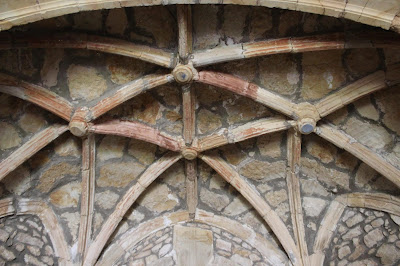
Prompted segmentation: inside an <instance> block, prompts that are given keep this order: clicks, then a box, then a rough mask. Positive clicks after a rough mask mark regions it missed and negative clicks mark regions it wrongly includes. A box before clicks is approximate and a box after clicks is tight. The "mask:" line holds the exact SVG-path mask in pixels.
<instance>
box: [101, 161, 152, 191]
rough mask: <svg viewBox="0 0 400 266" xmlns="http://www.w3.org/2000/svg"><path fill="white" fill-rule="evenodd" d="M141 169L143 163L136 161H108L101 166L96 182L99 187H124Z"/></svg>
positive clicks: (142, 168)
mask: <svg viewBox="0 0 400 266" xmlns="http://www.w3.org/2000/svg"><path fill="white" fill-rule="evenodd" d="M143 170H144V167H143V165H141V164H139V163H137V162H119V163H109V164H106V165H104V166H103V167H101V169H100V175H99V177H98V179H97V182H96V183H97V185H98V186H99V187H126V186H127V185H128V184H129V183H130V182H131V181H133V180H135V179H136V178H137V177H138V176H139V175H140V174H141V173H142V172H143Z"/></svg>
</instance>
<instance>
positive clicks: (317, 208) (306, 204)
mask: <svg viewBox="0 0 400 266" xmlns="http://www.w3.org/2000/svg"><path fill="white" fill-rule="evenodd" d="M302 206H303V208H304V211H305V213H306V215H307V216H310V217H318V216H319V215H320V213H321V212H322V210H323V209H324V208H325V206H326V201H325V200H323V199H319V198H312V197H303V204H302Z"/></svg>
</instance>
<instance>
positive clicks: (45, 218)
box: [0, 198, 71, 265]
mask: <svg viewBox="0 0 400 266" xmlns="http://www.w3.org/2000/svg"><path fill="white" fill-rule="evenodd" d="M27 214H29V215H36V216H38V217H39V219H40V220H41V221H42V223H43V225H44V227H45V228H46V229H47V231H48V234H49V236H50V239H51V242H52V244H53V247H54V255H55V256H56V257H58V263H59V264H60V265H70V264H71V255H70V248H69V247H68V245H67V242H66V241H65V238H64V232H63V229H62V228H61V225H60V224H59V223H58V220H57V217H56V214H55V213H54V212H53V210H52V209H51V208H50V207H49V206H48V205H47V204H46V203H45V202H43V201H41V200H35V199H25V198H22V199H13V198H5V199H2V200H0V218H3V217H7V216H12V215H27Z"/></svg>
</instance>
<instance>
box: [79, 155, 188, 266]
mask: <svg viewBox="0 0 400 266" xmlns="http://www.w3.org/2000/svg"><path fill="white" fill-rule="evenodd" d="M180 158H181V155H180V154H175V153H172V152H169V153H167V154H165V155H164V156H163V157H161V158H160V159H159V160H158V161H156V162H155V163H153V164H152V165H150V166H149V168H147V170H146V171H145V172H144V173H143V174H142V175H141V176H140V178H139V179H138V181H137V182H136V184H135V185H133V186H132V187H131V188H130V189H129V190H128V191H127V192H126V193H125V195H124V196H123V197H122V199H121V200H120V201H119V202H118V204H117V206H116V207H115V210H114V212H113V213H112V214H111V215H110V217H109V218H108V219H107V221H106V222H105V223H104V225H103V227H102V228H101V231H100V233H99V234H98V235H97V237H96V239H95V240H94V241H93V243H92V244H91V245H90V248H89V251H88V253H87V256H86V259H85V262H84V264H83V265H94V264H95V262H96V260H97V258H98V257H99V255H100V253H101V251H102V250H103V248H104V246H105V245H106V243H107V241H108V239H109V238H110V236H111V235H112V234H113V232H114V230H115V229H116V228H117V226H118V224H119V223H120V221H121V220H122V218H123V217H124V215H125V214H126V212H127V211H128V210H129V208H130V207H131V206H132V205H133V203H135V201H136V199H137V198H138V197H139V196H140V195H141V194H142V193H143V192H144V191H145V190H146V188H147V187H148V186H149V185H150V184H151V183H152V182H153V181H154V180H155V179H156V178H157V177H158V176H160V175H161V174H162V173H163V172H164V171H165V170H167V169H168V168H169V167H170V166H171V165H173V164H174V163H175V162H177V161H178V160H179V159H180Z"/></svg>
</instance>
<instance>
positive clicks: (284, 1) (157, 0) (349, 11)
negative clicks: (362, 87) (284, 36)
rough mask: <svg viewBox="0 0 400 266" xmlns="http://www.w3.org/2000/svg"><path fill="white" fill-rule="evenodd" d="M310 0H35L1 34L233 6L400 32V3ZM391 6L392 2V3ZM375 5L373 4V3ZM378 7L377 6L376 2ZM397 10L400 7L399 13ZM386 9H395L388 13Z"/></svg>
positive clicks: (14, 13) (2, 18)
mask: <svg viewBox="0 0 400 266" xmlns="http://www.w3.org/2000/svg"><path fill="white" fill-rule="evenodd" d="M310 2H312V1H309V0H296V1H294V0H264V1H259V0H258V1H257V0H242V1H237V0H222V1H221V0H200V1H195V0H180V1H177V0H141V1H138V0H126V1H119V0H99V1H90V2H89V1H76V0H62V1H61V0H55V1H45V2H43V3H41V1H36V4H34V5H31V6H24V7H19V8H15V9H11V10H7V11H4V12H2V13H0V31H1V30H7V29H10V28H12V27H14V26H19V25H24V24H27V23H31V22H36V21H40V20H43V19H48V18H53V17H58V16H62V15H67V14H73V13H78V12H81V11H93V10H100V9H113V8H123V7H135V6H156V5H176V4H196V5H197V4H224V5H227V4H234V5H243V6H262V7H267V8H280V9H288V10H295V11H302V12H308V13H314V14H322V15H327V16H332V17H343V18H347V19H350V20H353V21H356V22H360V23H363V24H367V25H371V26H376V27H381V28H384V29H393V30H395V31H400V25H399V24H400V18H399V13H400V12H399V11H400V4H397V5H398V6H396V3H394V4H393V6H391V7H386V8H385V9H386V11H382V10H377V9H375V8H371V7H364V6H359V5H355V4H347V3H339V2H336V1H324V4H321V1H318V2H317V1H315V2H316V3H310ZM376 2H377V1H376ZM389 4H390V3H389ZM371 5H373V3H372V4H371ZM375 5H376V3H375ZM396 7H397V8H398V9H397V10H396ZM387 10H393V11H392V12H389V11H387Z"/></svg>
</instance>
